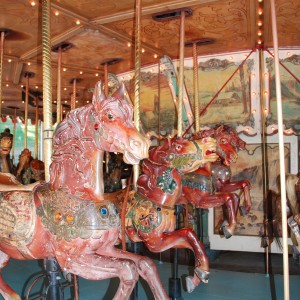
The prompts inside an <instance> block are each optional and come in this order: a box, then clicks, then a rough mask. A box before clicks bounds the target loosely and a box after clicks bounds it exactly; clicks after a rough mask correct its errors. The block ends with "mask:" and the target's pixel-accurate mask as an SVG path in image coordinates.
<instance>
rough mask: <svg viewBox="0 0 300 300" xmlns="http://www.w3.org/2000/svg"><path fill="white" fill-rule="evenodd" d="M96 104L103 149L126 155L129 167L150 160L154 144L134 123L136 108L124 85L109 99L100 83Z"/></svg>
mask: <svg viewBox="0 0 300 300" xmlns="http://www.w3.org/2000/svg"><path fill="white" fill-rule="evenodd" d="M92 104H93V107H92V109H91V116H92V120H93V127H94V128H93V129H94V137H95V142H96V144H97V145H98V147H99V148H101V149H104V150H105V151H109V152H121V153H123V159H124V161H125V162H126V163H128V164H138V163H139V161H140V160H141V159H144V158H147V157H148V149H149V146H150V141H149V140H148V139H147V138H145V137H144V136H142V135H141V134H140V133H139V132H138V131H137V130H136V128H135V126H134V124H133V121H132V118H133V107H132V105H131V103H130V102H129V101H128V100H127V99H126V97H125V87H124V84H121V86H120V88H119V89H118V90H117V91H116V92H115V93H114V94H113V95H112V96H111V97H108V98H106V97H105V95H104V93H103V90H102V86H101V83H100V82H99V83H98V84H97V85H96V88H95V92H94V95H93V102H92Z"/></svg>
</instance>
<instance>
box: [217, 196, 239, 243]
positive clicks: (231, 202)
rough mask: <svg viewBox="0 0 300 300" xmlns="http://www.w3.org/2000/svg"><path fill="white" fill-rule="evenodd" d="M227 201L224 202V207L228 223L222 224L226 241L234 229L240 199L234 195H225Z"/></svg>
mask: <svg viewBox="0 0 300 300" xmlns="http://www.w3.org/2000/svg"><path fill="white" fill-rule="evenodd" d="M225 196H226V198H227V200H226V201H225V205H226V208H227V212H228V223H229V224H228V223H227V221H224V222H223V225H222V227H221V228H222V231H223V233H224V236H225V238H226V239H229V238H230V237H231V236H232V235H233V233H234V230H235V228H236V223H237V219H236V217H237V211H238V207H239V201H240V198H239V197H238V196H237V195H236V194H227V195H225Z"/></svg>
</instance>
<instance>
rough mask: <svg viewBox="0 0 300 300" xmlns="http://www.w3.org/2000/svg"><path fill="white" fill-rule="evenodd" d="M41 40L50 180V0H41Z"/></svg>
mask: <svg viewBox="0 0 300 300" xmlns="http://www.w3.org/2000/svg"><path fill="white" fill-rule="evenodd" d="M42 35H43V37H42V40H43V115H44V128H43V133H44V135H43V136H44V141H43V142H44V143H43V145H44V162H45V180H46V181H49V180H50V172H49V167H50V163H51V154H52V143H53V128H52V82H51V40H50V38H51V36H50V0H42Z"/></svg>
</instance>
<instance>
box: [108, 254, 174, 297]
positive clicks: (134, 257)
mask: <svg viewBox="0 0 300 300" xmlns="http://www.w3.org/2000/svg"><path fill="white" fill-rule="evenodd" d="M109 255H113V256H114V257H118V258H120V259H123V260H128V259H129V260H131V261H133V262H134V263H135V265H136V266H137V271H138V273H139V275H140V276H141V277H142V278H143V279H144V280H145V281H146V282H147V284H148V285H149V287H150V289H151V291H152V293H153V295H154V298H155V300H167V299H170V298H169V297H168V295H167V293H166V291H165V289H164V287H163V285H162V282H161V280H160V277H159V274H158V271H157V267H156V265H155V264H154V262H153V261H152V260H151V259H150V258H148V257H146V256H141V255H138V254H135V253H131V252H125V251H120V250H118V249H113V251H110V252H109Z"/></svg>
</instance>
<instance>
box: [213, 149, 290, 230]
mask: <svg viewBox="0 0 300 300" xmlns="http://www.w3.org/2000/svg"><path fill="white" fill-rule="evenodd" d="M284 151H285V165H286V168H287V170H286V171H288V170H289V153H290V144H285V147H284ZM261 161H262V148H261V144H252V145H247V146H246V150H244V151H240V152H239V158H238V160H237V162H236V163H235V164H232V165H231V171H232V181H239V180H245V179H246V180H249V181H250V183H251V190H250V194H251V200H252V208H251V211H250V212H249V213H248V215H245V216H242V215H241V214H240V213H238V220H237V222H238V223H237V228H236V231H235V235H243V236H262V235H263V233H264V225H263V224H264V209H265V205H264V203H263V190H264V187H263V167H262V163H261ZM267 161H268V163H267V170H268V171H267V173H268V177H269V178H268V180H269V181H268V182H269V186H268V190H272V191H274V192H278V184H277V180H278V176H279V174H280V171H279V169H280V165H279V148H278V144H268V145H267ZM243 200H244V199H243V195H242V196H241V204H243ZM223 220H224V218H223V211H222V209H215V210H214V233H215V234H219V228H220V225H221V224H222V222H223Z"/></svg>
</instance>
